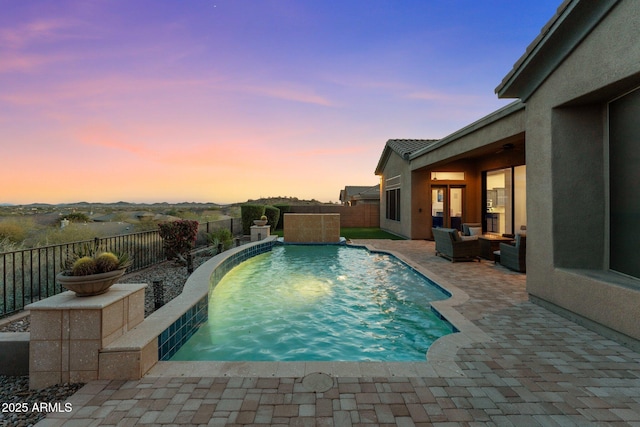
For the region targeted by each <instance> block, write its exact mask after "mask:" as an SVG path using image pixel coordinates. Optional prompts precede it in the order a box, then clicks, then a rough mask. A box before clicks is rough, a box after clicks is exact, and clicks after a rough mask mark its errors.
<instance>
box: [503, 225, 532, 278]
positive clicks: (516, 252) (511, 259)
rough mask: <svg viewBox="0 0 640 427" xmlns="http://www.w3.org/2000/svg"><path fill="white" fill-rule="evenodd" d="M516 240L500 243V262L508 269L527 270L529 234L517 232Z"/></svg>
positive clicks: (524, 271)
mask: <svg viewBox="0 0 640 427" xmlns="http://www.w3.org/2000/svg"><path fill="white" fill-rule="evenodd" d="M515 237H516V240H515V242H514V243H513V244H511V243H500V264H502V265H504V266H505V267H507V268H508V269H511V270H514V271H519V272H520V273H526V272H527V260H526V255H527V235H526V234H516V236H515Z"/></svg>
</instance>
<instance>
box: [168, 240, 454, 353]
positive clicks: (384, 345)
mask: <svg viewBox="0 0 640 427" xmlns="http://www.w3.org/2000/svg"><path fill="white" fill-rule="evenodd" d="M448 297H449V294H448V293H446V292H445V291H444V290H442V289H441V288H439V287H438V286H436V285H434V284H433V283H432V282H430V281H429V280H428V279H427V278H425V277H424V276H422V275H421V274H419V273H417V272H416V271H414V270H413V269H411V268H410V267H408V266H407V265H406V264H404V263H402V262H401V261H399V260H398V259H396V258H395V257H393V256H390V255H386V254H379V253H372V252H369V251H368V250H366V249H362V248H353V247H345V246H333V245H326V246H322V245H317V246H316V245H313V246H308V245H284V246H276V247H274V248H273V250H272V251H270V252H268V253H264V254H261V255H257V256H255V257H253V258H250V259H248V260H247V261H244V262H242V263H241V264H240V265H238V266H237V267H235V268H233V269H232V270H230V271H229V272H228V273H227V274H226V275H225V276H224V277H223V278H222V279H221V280H220V281H219V282H218V284H217V286H215V287H214V288H213V289H212V290H211V291H210V295H209V301H208V321H207V322H206V323H205V324H204V325H202V326H201V327H200V328H199V329H198V330H197V331H196V332H195V334H194V335H193V336H192V337H191V338H190V339H189V340H188V341H187V342H186V343H185V344H184V345H183V346H182V347H181V348H180V349H179V350H178V351H177V352H176V353H175V354H174V355H173V357H172V358H171V360H174V361H175V360H224V361H314V360H324V361H424V360H425V357H426V352H427V350H428V348H429V346H430V345H431V344H432V343H433V342H434V341H435V340H436V339H438V338H440V337H441V336H444V335H447V334H449V333H452V332H453V328H452V326H451V325H450V324H449V323H448V322H446V321H445V320H443V319H441V318H440V317H439V316H438V315H437V314H436V313H434V312H433V311H432V310H431V307H430V302H431V301H435V300H442V299H446V298H448Z"/></svg>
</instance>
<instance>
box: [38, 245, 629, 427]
mask: <svg viewBox="0 0 640 427" xmlns="http://www.w3.org/2000/svg"><path fill="white" fill-rule="evenodd" d="M364 242H365V241H361V243H364ZM366 243H367V244H369V245H371V246H372V247H375V248H378V249H385V250H392V251H395V253H396V254H398V255H400V256H402V257H403V258H404V259H406V260H407V261H408V262H409V263H410V264H412V265H414V266H419V267H420V268H421V269H423V270H428V271H429V272H431V273H432V276H433V277H437V278H439V279H440V280H441V281H443V282H445V283H444V285H445V287H446V284H450V285H451V284H453V285H455V287H456V288H457V289H459V290H461V291H463V292H461V293H466V295H468V297H469V298H468V299H466V300H465V298H462V299H461V302H460V304H459V305H457V306H455V307H454V308H455V309H456V310H457V312H459V313H460V314H462V316H463V317H464V318H466V319H468V320H469V321H471V323H472V324H473V325H474V327H477V328H479V329H480V330H481V331H482V332H484V333H485V334H486V335H487V337H488V338H489V339H485V340H480V341H478V342H471V343H468V344H466V345H462V346H452V347H451V349H452V350H451V354H450V355H449V356H450V362H452V363H453V364H454V366H456V367H457V369H455V371H456V372H455V373H452V374H451V375H448V374H447V373H446V372H447V371H446V370H445V371H441V370H437V369H436V370H432V371H429V374H425V376H411V377H403V376H397V375H395V376H394V375H392V374H391V373H390V374H387V376H384V375H382V376H362V375H354V376H349V374H348V373H344V374H340V375H332V376H331V379H330V380H329V388H328V389H327V390H323V391H318V390H314V389H313V387H310V386H309V384H308V382H306V383H305V382H303V379H304V375H305V374H306V373H307V372H306V371H305V370H304V369H301V370H299V371H296V370H295V369H293V372H298V373H299V375H291V376H286V375H282V374H280V375H275V373H274V374H273V375H271V376H266V375H264V376H261V375H255V376H252V375H247V374H244V375H235V374H234V372H231V371H230V372H227V373H220V372H218V373H216V374H215V375H203V374H202V373H201V372H200V373H199V374H198V375H197V376H196V375H192V376H189V373H190V372H194V371H192V370H189V369H187V370H186V371H185V372H182V373H180V374H178V373H177V372H179V370H180V368H179V366H180V365H174V366H173V368H171V367H170V365H163V368H162V369H158V370H156V371H155V372H152V373H150V374H149V375H147V376H146V377H145V378H143V379H141V380H139V381H94V382H91V383H89V384H87V385H86V386H85V387H83V388H82V389H81V390H80V391H79V392H77V393H76V394H75V395H74V396H72V397H71V398H70V399H69V401H68V402H70V403H71V404H72V407H73V410H72V411H71V412H69V413H57V414H55V413H54V414H50V415H49V416H48V418H46V419H45V420H42V421H41V422H40V423H38V424H37V425H38V426H39V427H43V426H86V425H114V426H115V425H118V426H129V425H131V426H132V425H145V424H147V425H201V426H218V425H219V426H222V425H253V426H260V425H262V426H267V425H269V426H278V425H282V426H340V427H342V426H367V425H379V426H385V425H387V426H427V425H435V426H473V425H496V426H585V425H637V426H640V354H639V353H637V352H634V351H632V350H630V349H628V348H626V347H623V346H621V345H619V344H617V343H615V342H613V341H611V340H609V339H606V338H604V337H602V336H600V335H598V334H596V333H594V332H591V331H589V330H587V329H585V328H583V327H581V326H579V325H577V324H575V323H573V322H571V321H569V320H566V319H564V318H562V317H560V316H557V315H555V314H553V313H551V312H549V311H547V310H545V309H544V308H541V307H539V306H536V305H534V304H532V303H530V302H528V300H527V294H526V291H525V276H524V275H522V274H519V273H514V272H511V271H509V270H506V269H504V268H503V267H501V266H499V265H494V263H493V262H488V261H483V262H480V263H477V262H473V263H455V264H452V263H450V262H448V261H446V260H444V259H441V258H437V257H435V256H434V250H433V243H432V242H425V241H388V240H375V241H366ZM454 296H455V295H454ZM445 356H446V354H445ZM442 357H443V353H442V351H440V352H439V354H438V358H442ZM166 363H171V362H166ZM423 365H425V366H426V365H428V364H426V363H424V364H423ZM176 366H178V368H176ZM185 366H188V365H185ZM316 366H321V365H316ZM245 368H247V367H246V366H245ZM277 369H282V367H278V368H277ZM158 371H162V372H158ZM250 371H251V370H250V369H249V370H248V371H247V370H246V369H245V372H250ZM163 372H164V374H163ZM360 372H366V370H365V369H364V368H363V370H362V371H360ZM385 372H391V371H385ZM442 372H444V373H442ZM167 373H170V374H167ZM331 382H332V383H333V386H331Z"/></svg>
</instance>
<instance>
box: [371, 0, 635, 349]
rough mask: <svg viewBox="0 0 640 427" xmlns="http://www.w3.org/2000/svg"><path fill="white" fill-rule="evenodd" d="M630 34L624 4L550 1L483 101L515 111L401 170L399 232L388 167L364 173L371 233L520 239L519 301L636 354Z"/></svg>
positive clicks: (630, 8)
mask: <svg viewBox="0 0 640 427" xmlns="http://www.w3.org/2000/svg"><path fill="white" fill-rule="evenodd" d="M639 30H640V2H638V1H636V0H599V1H589V0H566V1H564V2H563V3H562V4H561V5H560V7H559V8H558V10H557V13H556V14H555V15H554V16H553V17H552V18H551V20H550V21H549V23H548V24H547V25H546V26H545V27H544V28H543V29H542V31H541V33H540V35H539V36H538V37H537V38H536V39H535V40H534V41H533V42H532V43H531V44H530V46H529V47H528V48H527V49H526V52H525V54H524V55H523V56H522V57H521V58H520V59H519V60H518V61H517V62H516V63H515V66H514V67H513V69H512V70H511V71H510V72H509V73H508V74H507V75H506V77H505V78H504V79H503V81H502V82H501V83H500V84H499V86H498V87H497V88H496V93H497V94H498V96H499V97H501V98H514V99H517V101H515V102H514V103H512V104H509V105H508V106H506V107H504V108H502V109H500V110H498V111H496V112H495V113H493V114H490V115H489V116H487V117H485V118H483V119H480V120H479V121H478V122H476V123H473V124H471V125H469V126H467V127H466V128H464V129H461V130H460V131H458V132H455V133H454V134H452V135H450V136H448V137H446V138H444V139H442V140H440V141H438V142H437V143H435V144H431V145H429V146H427V147H424V148H423V149H421V150H416V151H414V152H412V153H411V154H409V156H408V158H407V159H405V160H406V161H405V164H404V169H403V174H404V175H409V176H408V179H406V180H404V181H402V185H401V186H400V188H401V190H400V191H401V192H402V197H403V201H402V207H403V208H405V206H406V208H405V209H409V210H410V211H409V212H408V214H407V215H406V216H405V211H403V212H402V214H401V215H402V216H401V217H400V218H399V220H390V219H389V218H388V217H387V216H386V212H387V210H388V209H387V206H386V205H385V202H386V199H385V192H386V191H387V190H388V187H387V186H386V185H385V183H387V182H388V180H389V179H390V178H392V177H394V176H396V175H397V174H398V173H397V170H395V169H394V168H393V166H394V164H399V163H400V160H395V161H391V159H388V160H386V162H385V163H384V164H383V165H382V166H381V164H379V165H378V168H377V169H376V174H378V175H380V177H381V209H380V211H381V215H380V216H381V221H380V222H381V227H382V228H385V229H388V230H389V231H394V232H396V233H398V234H401V235H403V236H405V237H408V238H413V239H422V238H427V239H428V238H430V237H431V236H430V233H429V230H430V228H431V227H432V226H438V224H439V223H440V221H442V224H443V226H453V227H456V226H457V225H458V223H459V222H481V223H482V224H483V230H484V231H495V230H497V232H506V233H509V232H510V231H511V232H513V231H516V230H517V229H518V228H519V227H520V226H526V233H527V254H526V256H527V291H528V293H529V294H530V297H531V300H532V301H534V302H536V303H539V304H541V305H543V306H545V307H547V308H549V309H550V310H553V311H556V312H558V313H560V314H563V315H565V316H567V317H570V318H572V319H574V320H576V321H578V322H580V323H582V324H584V325H586V326H588V327H590V328H592V329H595V330H597V331H599V332H601V333H603V334H605V335H608V336H611V337H612V338H615V339H617V340H618V341H621V342H624V343H627V344H628V345H630V346H632V347H635V348H639V347H640V345H639V342H640V341H639V340H640V321H638V319H640V197H639V196H638V194H640V31H639ZM385 150H386V148H385ZM385 155H386V154H385V152H383V157H384V156H385ZM394 162H395V163H394ZM496 171H497V172H496ZM438 172H447V173H448V174H447V175H443V177H445V178H446V183H445V182H443V181H444V180H441V179H440V177H439V176H438ZM454 172H455V173H456V174H452V173H454ZM461 172H464V174H461ZM496 173H497V174H498V175H502V177H501V176H498V177H496V176H494V175H495V174H496ZM509 175H510V180H509ZM434 178H435V179H434ZM496 178H497V179H496ZM503 178H504V179H503ZM392 182H393V181H392ZM503 183H504V185H502V184H503ZM405 184H406V186H405ZM456 193H457V195H456ZM455 197H457V198H459V199H460V200H461V201H462V203H460V204H458V202H457V201H455V200H458V199H456V198H455ZM509 197H511V200H509ZM439 200H442V203H443V205H442V206H441V205H439V203H440V202H439ZM447 202H448V203H447ZM523 206H524V207H525V208H524V209H523ZM439 211H442V213H441V214H439ZM523 211H524V212H523ZM437 215H440V216H441V217H442V220H440V219H439V218H438V216H437ZM496 219H497V221H496ZM391 221H395V222H396V223H397V224H396V223H391V224H390V222H391Z"/></svg>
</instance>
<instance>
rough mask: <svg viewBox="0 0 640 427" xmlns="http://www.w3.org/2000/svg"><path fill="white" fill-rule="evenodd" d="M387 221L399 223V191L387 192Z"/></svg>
mask: <svg viewBox="0 0 640 427" xmlns="http://www.w3.org/2000/svg"><path fill="white" fill-rule="evenodd" d="M386 193H387V219H390V220H393V221H400V189H399V188H394V189H392V190H387V192H386Z"/></svg>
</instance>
